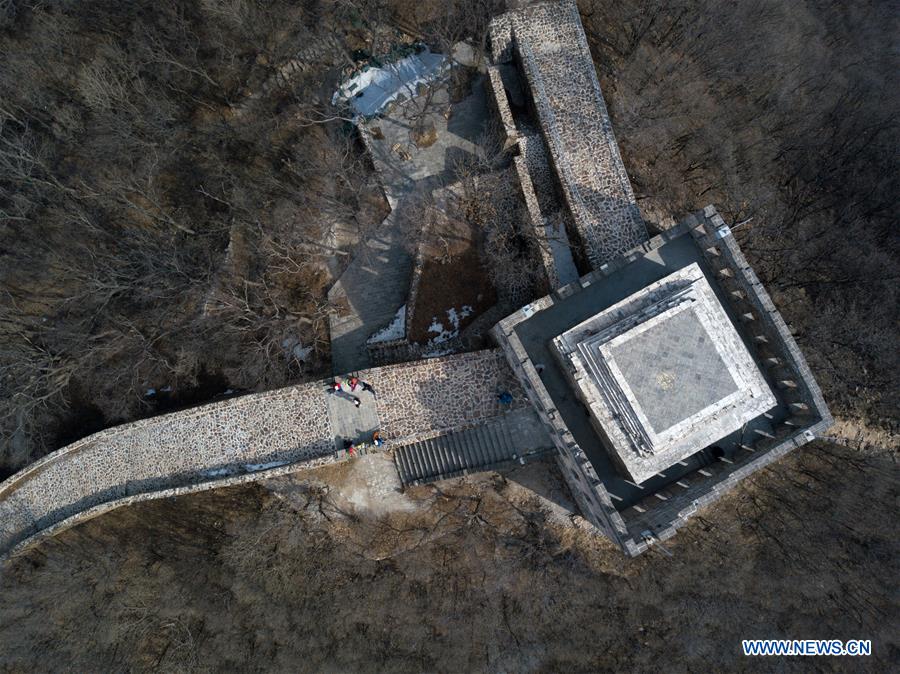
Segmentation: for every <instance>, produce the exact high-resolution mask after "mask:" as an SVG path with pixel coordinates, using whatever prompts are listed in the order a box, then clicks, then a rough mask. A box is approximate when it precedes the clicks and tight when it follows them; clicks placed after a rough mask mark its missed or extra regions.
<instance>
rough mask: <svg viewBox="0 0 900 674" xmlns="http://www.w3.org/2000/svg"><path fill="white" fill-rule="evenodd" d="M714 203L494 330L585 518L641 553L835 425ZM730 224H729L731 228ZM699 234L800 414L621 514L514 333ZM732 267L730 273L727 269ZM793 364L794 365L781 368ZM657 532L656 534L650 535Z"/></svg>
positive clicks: (632, 551)
mask: <svg viewBox="0 0 900 674" xmlns="http://www.w3.org/2000/svg"><path fill="white" fill-rule="evenodd" d="M724 225H725V223H724V221H723V220H722V218H721V217H720V216H719V215H718V214H717V213H716V211H715V209H714V208H713V207H711V206H710V207H707V208H706V209H705V210H704V211H701V212H699V213H696V214H693V215H691V216H689V217H688V218H687V219H686V220H685V221H684V222H682V223H681V224H679V225H678V226H677V227H674V228H672V229H670V230H668V231H666V232H663V233H662V234H660V235H659V236H656V237H654V238H653V239H651V240H650V241H647V242H645V243H643V244H641V245H640V246H639V247H637V248H636V249H634V250H632V251H630V252H629V253H628V254H626V255H623V256H622V257H620V258H618V259H615V260H612V261H610V262H608V263H605V264H603V265H602V266H601V267H600V269H598V270H597V271H594V272H591V273H590V274H587V275H585V276H583V277H581V279H579V281H578V282H576V283H571V284H569V285H566V286H563V287H561V288H559V289H557V290H556V291H555V292H554V293H553V294H552V295H549V296H547V297H543V298H541V299H539V300H537V301H535V302H533V303H531V304H530V305H528V306H526V307H523V308H522V309H520V310H519V311H517V312H516V313H514V314H512V315H511V316H509V317H507V318H506V319H504V320H503V321H501V322H500V323H499V324H498V325H497V326H496V327H495V328H494V331H493V334H494V336H495V338H496V339H497V341H498V342H499V343H500V344H501V346H502V348H503V350H504V353H505V354H506V356H507V360H508V361H509V363H510V366H511V367H512V369H513V371H514V372H515V373H516V375H517V376H518V377H519V378H520V379H521V380H522V381H523V382H525V383H526V384H527V385H528V388H527V391H528V395H529V396H530V397H531V399H532V401H533V403H534V404H535V406H536V408H537V409H538V413H539V416H540V418H541V420H542V421H543V422H544V423H545V424H547V425H548V427H549V428H550V429H551V437H552V438H553V439H554V442H555V444H556V446H557V449H558V450H559V454H560V456H559V463H560V467H561V469H562V472H563V475H564V477H565V478H566V479H567V481H568V482H569V485H570V486H571V487H572V492H573V494H574V495H575V497H576V500H577V501H578V504H579V507H580V508H581V509H582V512H583V513H584V514H585V517H586V518H587V519H588V520H589V521H590V522H591V523H592V524H594V526H596V527H597V528H598V529H600V531H601V532H603V533H604V534H605V535H606V536H607V537H609V538H611V539H612V540H613V541H615V542H617V543H618V544H619V545H621V546H622V547H623V549H624V550H625V551H626V553H628V554H630V555H636V554H639V553H641V552H643V551H644V550H646V549H647V548H648V546H649V544H650V541H652V540H659V541H663V540H666V539H667V538H670V537H671V536H673V535H675V533H676V531H677V530H678V529H679V528H680V527H682V526H683V525H684V524H685V523H686V522H687V521H688V519H690V517H691V516H693V515H694V514H695V513H696V512H697V511H698V509H699V508H701V507H704V506H707V505H709V504H711V503H713V502H715V501H716V500H718V499H719V498H721V496H722V495H724V494H726V493H727V492H728V491H729V490H731V489H732V488H734V486H735V485H737V483H739V482H740V481H741V480H743V479H744V478H745V477H747V476H749V475H751V474H752V473H755V472H756V471H758V470H760V469H762V468H763V467H765V466H767V465H769V464H770V463H772V462H773V461H776V460H777V459H778V458H780V457H782V456H784V455H785V454H787V453H788V452H790V451H791V450H793V449H795V448H797V447H800V446H802V445H803V444H805V443H807V442H810V441H811V440H813V439H814V438H815V437H816V436H818V435H821V434H822V433H824V432H825V431H826V430H827V428H828V427H829V426H830V425H831V424H832V418H831V415H830V413H829V411H828V408H827V406H826V405H825V401H824V398H823V397H822V393H821V391H820V389H819V387H818V385H817V384H816V382H815V379H814V378H813V375H812V373H811V372H810V370H809V368H808V366H807V364H806V361H805V359H804V358H803V355H802V353H801V352H800V350H799V348H798V347H797V344H796V342H795V341H794V339H793V337H792V336H791V334H790V331H789V330H788V328H787V326H786V325H785V324H784V321H783V320H782V318H781V316H780V315H779V314H778V311H777V309H776V308H775V306H774V304H773V303H772V301H771V298H769V295H768V293H767V292H766V290H765V288H764V287H763V285H762V284H761V283H760V282H759V279H758V278H757V277H756V275H755V274H754V273H753V270H752V269H751V268H750V266H749V264H748V263H747V261H746V259H745V258H744V257H743V254H742V253H741V252H740V249H739V247H738V245H737V242H736V241H735V240H734V237H733V236H732V235H731V233H730V231H728V228H727V227H724ZM723 227H724V229H723ZM685 235H690V236H693V238H694V240H695V241H696V242H697V245H698V246H699V247H700V248H701V250H703V252H704V256H705V257H706V259H707V261H708V262H709V263H710V265H711V266H712V268H713V269H714V270H717V271H718V272H719V280H720V282H722V284H723V287H724V288H725V290H726V291H728V293H729V297H730V299H731V301H732V305H733V306H734V308H735V310H736V311H737V312H740V313H747V312H748V311H752V312H754V316H753V317H752V318H745V319H744V320H745V321H747V322H749V323H750V327H752V328H755V329H756V330H757V331H758V333H759V334H760V335H762V336H765V341H761V340H759V339H757V340H755V341H756V343H757V345H758V346H761V347H762V348H763V351H762V352H761V355H763V356H764V355H766V353H769V354H770V357H769V358H768V359H765V358H764V359H763V360H764V361H765V360H769V361H771V360H772V358H775V360H776V361H777V362H776V363H771V362H770V363H768V365H769V366H770V367H774V368H776V372H777V373H778V376H782V377H789V379H786V380H785V381H787V382H790V384H791V385H786V384H783V385H781V386H779V395H781V396H782V397H783V398H784V399H785V400H786V401H787V402H788V404H789V407H790V408H791V409H792V411H793V413H794V416H792V417H789V418H788V419H786V420H785V421H784V422H782V423H781V424H778V425H777V426H776V428H775V433H774V435H773V437H760V438H759V439H757V440H755V441H754V442H753V443H752V444H751V443H748V444H747V445H746V446H745V447H744V456H743V457H742V458H740V459H736V460H734V461H729V460H725V459H720V460H719V461H718V462H717V463H716V464H713V465H711V466H707V467H706V468H705V469H701V470H700V471H698V474H696V475H692V477H691V480H690V482H691V484H690V485H689V487H688V488H687V489H682V488H681V487H680V486H676V487H673V488H671V489H666V490H663V491H661V492H659V493H657V494H648V495H647V497H646V498H645V499H643V500H642V501H641V502H640V503H639V504H637V507H631V508H629V509H627V510H626V511H624V512H622V513H619V512H616V511H615V508H614V506H613V505H612V501H611V500H610V498H609V495H608V493H607V492H606V489H605V488H604V487H603V485H602V484H601V483H600V481H599V479H597V476H596V472H595V471H594V470H593V466H591V464H590V462H589V461H588V459H587V457H586V456H585V455H584V452H583V451H582V450H581V449H580V447H578V445H577V443H575V441H574V438H573V437H572V436H571V433H569V431H568V430H567V429H566V427H565V424H564V422H563V421H562V419H560V418H559V417H558V416H557V415H555V414H554V412H555V410H554V409H553V408H552V406H553V403H552V399H550V398H549V395H548V394H547V393H546V391H545V390H543V391H542V390H541V389H542V388H543V387H542V385H541V384H540V377H539V376H538V374H537V372H536V371H535V370H534V366H533V365H532V363H531V361H530V360H529V359H528V354H527V353H526V352H525V350H524V348H523V347H522V345H521V343H520V342H519V340H518V337H517V336H516V334H515V332H514V327H515V325H516V324H518V323H519V322H521V321H523V320H526V319H527V318H528V317H530V316H531V315H533V314H534V313H535V312H537V311H542V310H544V309H546V308H547V307H549V306H552V305H553V304H554V303H555V302H556V301H557V300H562V299H565V298H567V297H570V296H571V295H573V294H575V293H578V292H580V291H581V290H582V289H584V288H587V287H588V286H590V285H591V284H592V283H595V282H596V281H598V280H600V279H602V278H603V277H605V276H607V275H609V274H612V273H615V272H617V271H619V270H621V269H623V268H624V267H626V266H627V265H628V264H630V263H631V262H633V261H635V260H637V259H639V258H640V257H643V256H644V255H646V254H647V253H648V252H650V251H652V250H654V249H656V248H659V247H660V246H662V245H663V244H665V243H666V242H667V241H671V240H672V239H675V238H677V237H680V236H685ZM723 270H724V271H723ZM779 368H787V369H779ZM648 531H649V532H650V534H651V535H650V538H649V540H648V539H646V538H645V537H644V533H645V532H648Z"/></svg>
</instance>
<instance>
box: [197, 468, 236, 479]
mask: <svg viewBox="0 0 900 674" xmlns="http://www.w3.org/2000/svg"><path fill="white" fill-rule="evenodd" d="M230 473H231V471H230V470H229V469H228V468H210V469H209V470H203V471H200V474H201V475H203V476H204V477H222V476H223V475H229V474H230Z"/></svg>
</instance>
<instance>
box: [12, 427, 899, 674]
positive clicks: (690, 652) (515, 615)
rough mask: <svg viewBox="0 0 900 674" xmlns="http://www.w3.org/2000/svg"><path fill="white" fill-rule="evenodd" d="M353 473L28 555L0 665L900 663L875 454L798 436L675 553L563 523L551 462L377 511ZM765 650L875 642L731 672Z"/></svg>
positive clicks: (190, 504)
mask: <svg viewBox="0 0 900 674" xmlns="http://www.w3.org/2000/svg"><path fill="white" fill-rule="evenodd" d="M357 472H358V471H355V470H354V466H353V465H349V466H348V465H344V466H336V467H328V468H324V469H320V470H317V471H313V472H309V473H307V474H305V475H302V476H300V475H298V476H295V477H293V478H282V479H278V480H272V481H269V482H266V483H263V484H260V485H258V486H253V487H248V488H239V489H228V490H221V491H217V492H212V493H207V494H203V495H197V496H191V497H186V498H180V499H175V500H171V501H163V502H158V503H148V504H144V505H140V506H137V507H134V508H128V509H124V510H120V511H116V512H114V513H112V514H110V515H108V516H105V517H103V518H101V519H98V520H94V521H91V522H88V523H87V524H85V525H83V526H80V527H78V528H76V529H74V530H70V531H68V532H65V533H64V534H62V535H60V536H59V537H57V538H56V539H53V540H51V541H49V542H47V543H45V544H42V545H41V546H40V547H39V548H38V549H36V550H34V551H33V552H31V553H29V554H28V555H27V557H25V558H23V559H19V560H17V561H15V562H14V563H12V564H9V565H7V567H6V568H5V570H4V573H3V577H2V579H0V596H2V602H0V653H2V654H3V655H2V657H0V670H2V671H9V672H27V671H60V670H70V671H135V670H137V671H145V670H151V669H158V670H160V671H223V670H229V671H247V670H251V671H259V670H274V671H294V672H296V671H304V672H323V671H331V672H346V671H369V672H373V671H391V672H393V671H401V672H420V671H441V672H497V671H547V672H550V671H569V672H588V671H590V672H595V671H618V672H621V671H645V672H657V671H660V667H661V666H662V665H664V666H665V668H666V670H667V671H676V672H680V671H726V670H727V671H734V670H738V671H760V670H763V671H767V670H771V671H793V670H794V669H800V668H804V667H806V668H808V667H809V665H810V664H813V665H814V667H815V668H816V669H817V671H887V670H888V669H889V663H891V662H894V663H896V661H897V658H898V657H900V645H898V643H897V636H896V635H897V630H896V625H897V620H898V605H897V601H896V600H897V577H898V572H900V569H898V562H897V560H898V558H900V557H898V553H900V550H898V544H897V539H896V530H895V527H894V526H893V525H892V519H891V513H892V511H891V510H890V509H889V508H886V507H884V506H883V505H881V506H879V505H878V504H891V503H896V499H897V498H898V483H897V479H896V476H897V473H896V466H895V465H894V463H893V461H892V459H891V458H890V457H889V456H887V455H886V454H884V453H879V452H877V451H876V452H867V453H863V452H859V451H855V450H850V449H846V448H842V447H839V446H836V445H828V444H824V443H816V444H814V445H812V446H810V447H809V448H808V449H805V450H801V451H800V452H797V453H796V454H795V455H793V456H791V457H790V458H788V459H787V460H785V461H783V462H781V463H779V464H778V465H777V466H776V467H775V468H773V469H770V470H766V471H764V472H763V473H762V474H760V475H759V476H757V477H756V478H754V479H753V480H751V481H750V482H749V483H748V484H747V485H746V486H745V487H742V488H741V489H739V490H737V491H736V492H735V493H733V494H732V495H730V496H728V497H727V498H725V499H723V500H722V501H721V502H720V503H719V504H718V506H717V507H716V508H715V509H712V510H710V511H709V512H707V513H704V514H703V515H702V516H700V517H698V518H697V519H695V520H694V521H693V522H692V523H691V525H690V526H689V527H688V528H687V529H685V530H683V531H682V532H681V533H680V534H679V536H678V537H677V538H676V539H674V540H673V542H672V543H671V544H669V545H668V546H667V547H668V549H669V550H670V552H671V554H672V556H671V557H669V556H666V555H665V554H663V553H661V552H659V551H653V552H650V553H648V554H646V555H644V556H643V557H640V558H638V559H636V560H627V559H625V558H624V557H623V556H622V554H621V553H620V551H619V550H618V549H617V548H615V547H614V546H613V545H611V544H610V543H608V542H607V541H605V540H604V539H602V538H599V537H597V536H595V535H592V534H590V533H588V532H587V531H586V530H585V529H583V528H582V527H581V526H580V525H579V524H573V522H572V521H571V519H570V518H569V517H568V516H567V515H566V512H565V510H564V509H563V508H561V507H560V506H559V505H557V503H562V504H566V502H567V492H566V491H565V487H564V486H563V484H562V483H561V481H559V477H558V476H557V475H556V472H555V468H554V466H553V464H551V463H538V464H533V465H531V466H528V467H525V468H520V469H518V470H517V471H514V472H512V473H510V474H507V475H505V476H502V477H501V476H499V475H496V474H489V475H486V476H484V477H481V478H477V479H471V478H470V479H466V480H457V481H451V482H448V483H444V484H442V485H440V486H429V487H420V488H416V489H414V490H412V491H410V492H409V493H408V494H407V495H401V494H388V495H381V496H379V497H378V498H374V496H375V494H373V493H367V492H366V491H365V489H366V487H365V484H364V482H362V481H361V480H360V479H359V475H358V474H357ZM361 490H362V491H361ZM535 491H537V492H540V493H541V494H543V496H538V495H536V493H535ZM545 497H549V499H550V500H548V498H545ZM873 504H874V505H873ZM760 637H773V638H778V637H782V638H840V639H850V638H865V639H872V640H873V648H874V656H873V657H872V658H870V659H866V660H865V661H863V660H850V659H846V658H817V659H816V660H815V663H811V662H809V661H805V662H801V661H799V660H797V661H791V660H784V659H779V660H774V659H773V660H765V661H763V660H754V661H749V660H746V659H744V658H743V656H741V655H740V654H739V649H740V641H741V639H743V638H760Z"/></svg>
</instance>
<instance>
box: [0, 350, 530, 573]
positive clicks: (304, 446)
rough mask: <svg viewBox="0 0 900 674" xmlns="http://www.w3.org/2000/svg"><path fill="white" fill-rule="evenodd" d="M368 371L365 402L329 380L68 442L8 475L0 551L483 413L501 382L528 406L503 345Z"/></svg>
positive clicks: (492, 407) (492, 412)
mask: <svg viewBox="0 0 900 674" xmlns="http://www.w3.org/2000/svg"><path fill="white" fill-rule="evenodd" d="M360 378H361V379H362V380H363V381H367V382H369V383H370V384H372V385H373V386H374V388H375V391H376V396H377V397H376V398H373V397H372V395H371V394H370V393H367V392H363V391H358V392H354V395H357V396H358V397H359V398H360V399H361V401H362V405H361V406H360V407H359V408H358V409H357V408H356V407H354V406H353V403H352V402H351V401H349V400H344V399H341V398H337V397H335V396H334V395H332V394H329V393H328V392H327V386H326V384H327V382H326V381H320V382H313V383H309V384H301V385H299V386H292V387H289V388H285V389H280V390H277V391H270V392H267V393H259V394H254V395H248V396H242V397H240V398H233V399H231V400H226V401H222V402H219V403H212V404H209V405H203V406H201V407H197V408H194V409H190V410H185V411H183V412H176V413H173V414H168V415H165V416H160V417H154V418H151V419H146V420H143V421H138V422H135V423H132V424H125V425H123V426H118V427H116V428H111V429H108V430H106V431H101V432H100V433H96V434H94V435H91V436H89V437H87V438H84V439H83V440H80V441H78V442H76V443H73V444H72V445H69V446H67V447H64V448H62V449H60V450H58V451H56V452H54V453H53V454H50V455H48V456H46V457H44V458H43V459H41V460H40V461H37V462H36V463H34V464H32V465H31V466H29V467H28V468H26V469H25V470H22V471H20V472H19V473H16V474H15V475H13V476H12V477H10V478H9V479H8V480H6V481H5V482H3V483H0V557H2V556H3V555H4V554H6V553H8V552H9V551H10V549H11V548H13V547H14V546H15V545H16V544H17V543H19V542H21V541H24V540H26V539H28V538H30V537H32V536H34V535H37V534H39V533H40V532H41V531H43V530H46V529H48V528H50V527H54V526H56V525H59V524H60V523H61V522H63V521H64V520H67V519H68V518H74V520H72V521H69V522H67V526H71V525H73V524H75V523H77V519H78V516H79V515H80V514H82V513H84V512H85V511H87V510H88V509H90V508H93V507H101V506H104V505H105V504H111V503H118V502H121V501H122V500H123V499H124V500H125V501H126V502H127V500H129V499H130V500H134V499H135V498H149V497H156V498H159V497H162V496H167V495H174V494H175V493H179V492H178V490H182V491H183V490H185V489H188V488H189V489H196V490H199V489H208V488H213V487H216V486H219V485H221V484H224V483H227V481H228V480H231V479H236V476H237V478H242V477H245V476H248V477H249V478H252V477H253V475H254V474H256V475H258V476H268V475H269V474H270V473H271V472H272V471H278V470H281V468H280V467H283V466H287V467H288V468H290V466H291V465H295V466H300V467H310V466H314V465H320V464H323V463H329V462H332V461H336V460H340V459H342V458H345V453H344V452H343V449H342V447H343V444H342V440H343V438H344V437H351V438H352V435H353V434H354V433H356V434H358V435H357V437H355V438H352V439H357V440H359V439H369V438H370V437H371V433H370V431H372V430H374V429H375V428H379V427H380V428H381V430H382V437H384V439H385V441H386V443H387V446H388V447H390V446H391V445H398V444H404V443H409V442H414V441H415V440H416V438H418V437H422V436H424V435H428V434H434V433H439V432H446V431H452V430H455V429H462V428H466V427H470V426H472V425H474V424H478V423H482V422H484V421H486V420H489V419H491V418H493V417H496V416H498V415H500V414H502V413H503V411H504V410H503V409H502V408H501V406H500V405H499V403H498V401H497V398H496V394H497V391H498V390H509V391H510V392H511V393H512V394H513V397H514V401H513V408H520V407H522V406H525V405H527V401H526V400H525V397H524V394H523V392H522V389H521V388H519V385H518V383H517V380H516V379H515V377H514V376H513V374H512V372H511V371H510V370H509V368H508V366H507V364H506V361H505V359H504V358H503V356H502V355H501V353H500V351H499V350H496V349H495V350H489V351H477V352H473V353H464V354H458V355H452V356H445V357H442V358H432V359H428V360H422V361H416V362H413V363H405V364H402V365H396V366H386V367H380V368H374V369H371V370H365V371H362V372H361V373H360ZM360 435H361V436H363V437H362V438H360V437H358V436H360ZM336 442H340V444H339V445H338V446H337V447H336ZM336 450H339V451H336ZM267 471H268V472H267ZM154 495H155V496H154Z"/></svg>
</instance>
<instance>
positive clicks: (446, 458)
mask: <svg viewBox="0 0 900 674" xmlns="http://www.w3.org/2000/svg"><path fill="white" fill-rule="evenodd" d="M519 454H520V450H519V448H518V447H517V446H516V442H515V441H514V439H513V434H512V433H511V431H510V429H509V427H508V426H507V425H506V421H505V420H504V419H500V420H494V421H492V422H489V423H486V424H481V425H479V426H476V427H474V428H470V429H467V430H464V431H457V432H455V433H447V434H445V435H438V436H436V437H433V438H428V439H427V440H423V441H420V442H414V443H411V444H408V445H403V446H401V447H398V448H397V449H396V450H395V451H394V460H395V462H396V464H397V471H398V473H399V474H400V480H401V482H402V483H403V485H404V486H408V485H411V484H419V483H422V482H432V481H434V480H440V479H443V478H445V477H453V476H456V475H459V474H462V473H467V472H469V471H476V470H479V469H482V468H490V467H494V466H497V465H498V464H502V463H505V462H507V461H513V460H515V459H516V458H517V456H518V455H519Z"/></svg>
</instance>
